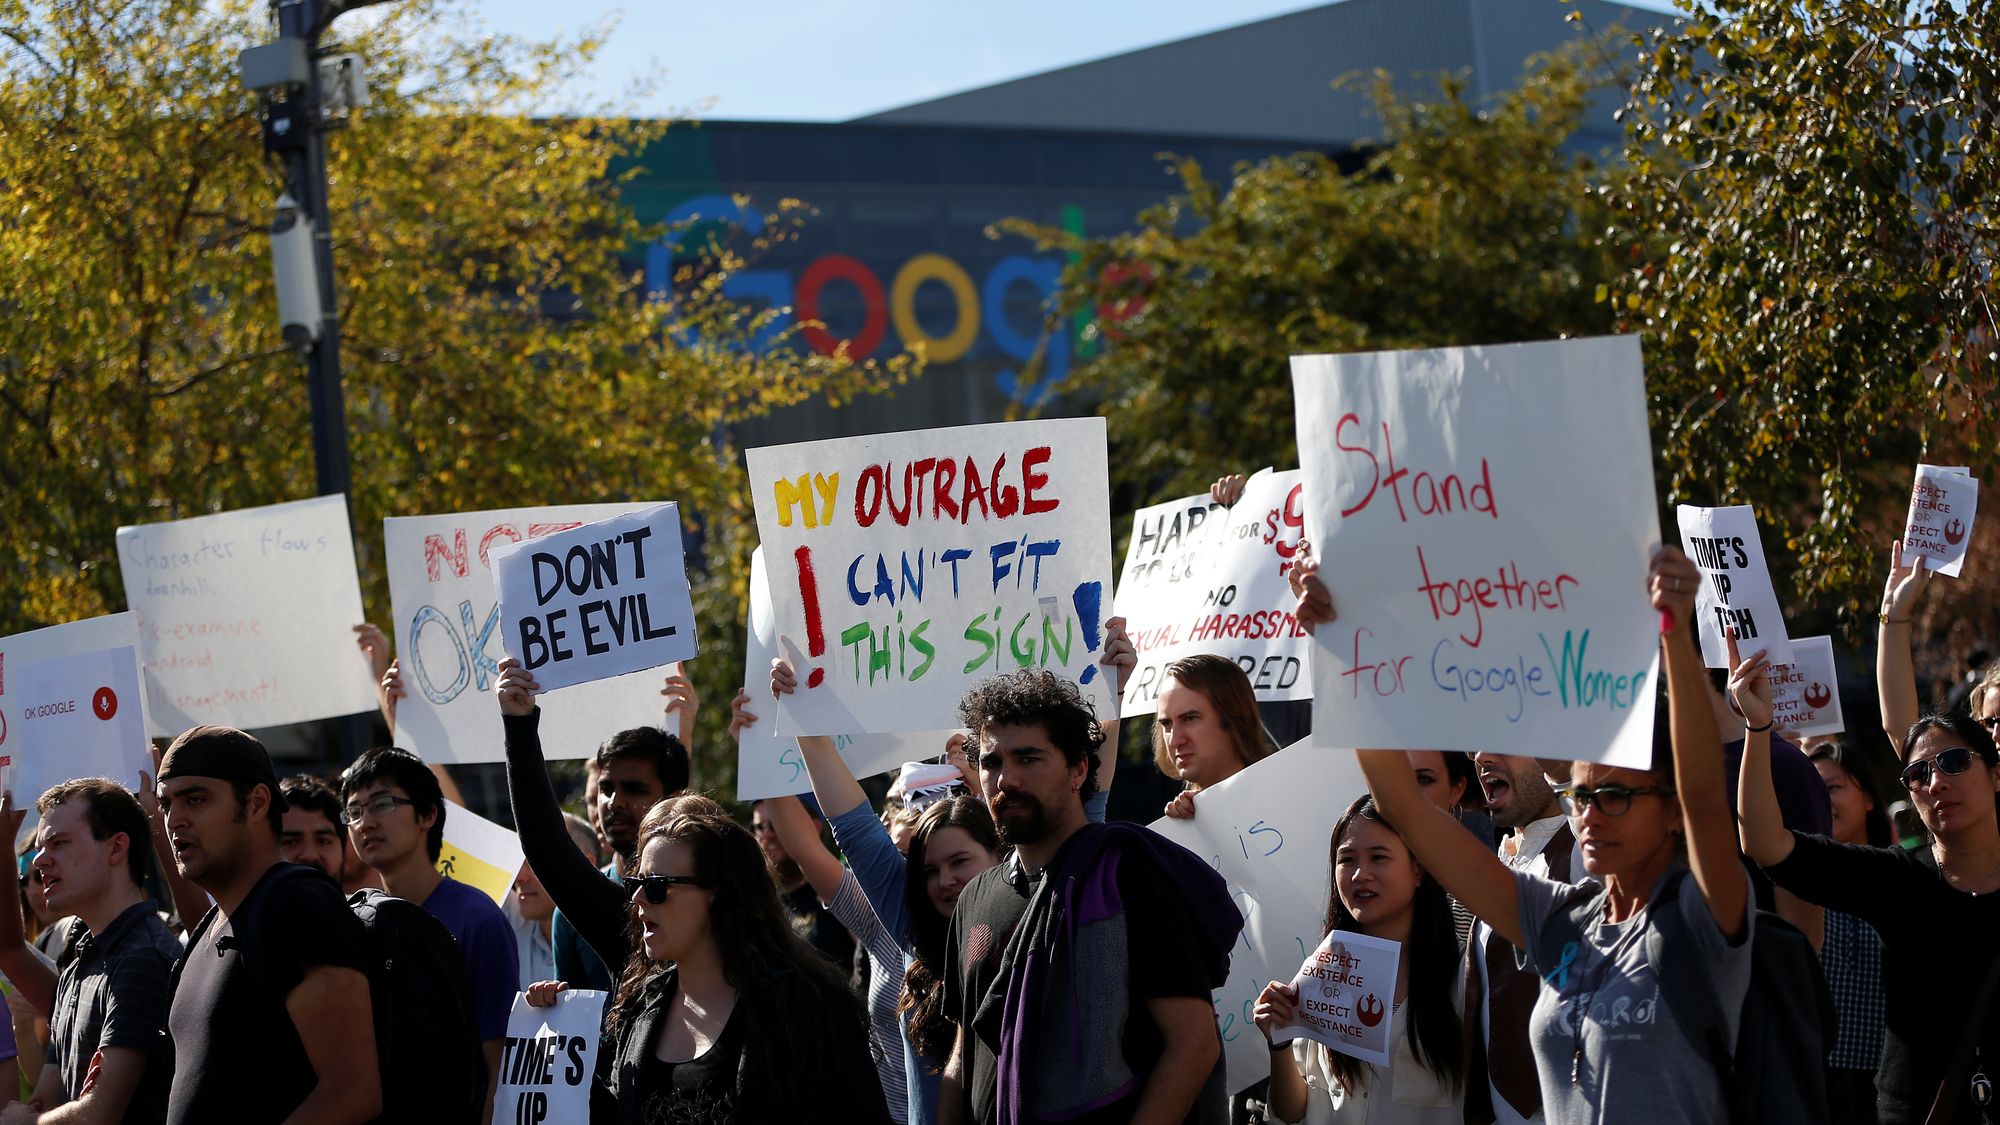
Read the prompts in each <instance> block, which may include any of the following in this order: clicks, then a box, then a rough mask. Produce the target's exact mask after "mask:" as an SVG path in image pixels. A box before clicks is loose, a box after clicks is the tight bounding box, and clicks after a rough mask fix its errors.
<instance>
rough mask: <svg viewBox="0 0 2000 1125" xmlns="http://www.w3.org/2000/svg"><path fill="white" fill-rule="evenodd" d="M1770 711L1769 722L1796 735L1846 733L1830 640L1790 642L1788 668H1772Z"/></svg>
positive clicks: (1782, 665)
mask: <svg viewBox="0 0 2000 1125" xmlns="http://www.w3.org/2000/svg"><path fill="white" fill-rule="evenodd" d="M1771 709H1772V710H1771V716H1772V718H1771V721H1772V722H1774V723H1776V724H1777V725H1778V726H1781V727H1784V728H1785V729H1786V730H1788V731H1791V732H1792V733H1793V734H1796V735H1808V734H1839V733H1840V732H1841V731H1843V730H1846V729H1847V721H1846V720H1845V719H1844V718H1842V717H1841V714H1840V678H1839V675H1838V673H1837V672H1836V671H1835V669H1834V666H1833V638H1832V637H1800V638H1799V639H1797V640H1795V641H1793V642H1792V662H1791V663H1790V664H1773V665H1771Z"/></svg>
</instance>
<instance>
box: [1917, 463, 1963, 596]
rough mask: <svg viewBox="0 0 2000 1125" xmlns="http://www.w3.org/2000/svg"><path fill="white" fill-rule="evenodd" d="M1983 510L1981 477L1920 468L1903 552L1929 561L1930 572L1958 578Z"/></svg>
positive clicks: (1933, 467) (1938, 467)
mask: <svg viewBox="0 0 2000 1125" xmlns="http://www.w3.org/2000/svg"><path fill="white" fill-rule="evenodd" d="M1978 511H1979V478H1977V477H1975V476H1973V475H1972V474H1971V473H1970V472H1968V471H1967V470H1965V469H1962V468H1950V467H1946V466H1942V465H1918V466H1917V481H1916V484H1915V485H1913V486H1912V487H1911V489H1910V514H1909V518H1908V519H1906V520H1905V521H1904V525H1903V553H1904V554H1905V555H1908V556H1912V557H1920V558H1927V559H1928V560H1929V569H1931V570H1933V571H1935V572H1937V573H1939V574H1942V575H1945V576H1946V577H1948V578H1957V577H1958V574H1959V571H1960V570H1961V569H1963V568H1964V566H1965V550H1966V547H1967V546H1968V544H1969V543H1970V542H1971V539H1972V518H1973V516H1974V515H1975V514H1977V513H1978Z"/></svg>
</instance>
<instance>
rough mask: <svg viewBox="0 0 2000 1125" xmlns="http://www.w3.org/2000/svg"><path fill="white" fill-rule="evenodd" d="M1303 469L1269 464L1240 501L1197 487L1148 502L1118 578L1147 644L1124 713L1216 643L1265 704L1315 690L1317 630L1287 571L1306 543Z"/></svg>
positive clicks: (1120, 604) (1148, 705)
mask: <svg viewBox="0 0 2000 1125" xmlns="http://www.w3.org/2000/svg"><path fill="white" fill-rule="evenodd" d="M1304 493H1305V484H1304V474H1303V473H1301V472H1299V471H1298V470H1296V469H1294V470H1291V471H1288V472H1282V473H1280V472H1273V471H1272V470H1270V469H1264V470H1262V471H1260V472H1258V473H1256V474H1255V475H1253V476H1251V478H1250V479H1249V480H1248V481H1247V482H1245V484H1244V486H1243V495H1242V497H1241V498H1239V499H1238V500H1237V501H1236V504H1235V505H1234V506H1233V507H1228V508H1225V507H1222V506H1221V505H1219V504H1215V503H1213V502H1212V501H1210V500H1209V499H1208V497H1207V496H1192V497H1189V498H1187V499H1185V500H1176V501H1173V502H1171V503H1167V504H1156V505H1154V506H1153V507H1150V508H1142V509H1140V511H1139V512H1138V513H1137V514H1136V515H1135V516H1134V517H1133V521H1132V542H1131V544H1130V545H1129V546H1128V547H1127V549H1126V553H1125V569H1124V570H1123V571H1122V572H1120V574H1119V577H1118V598H1117V612H1118V615H1119V616H1121V617H1123V618H1125V627H1126V629H1127V631H1128V632H1130V633H1131V635H1132V643H1133V644H1134V645H1135V646H1137V648H1138V650H1139V664H1138V666H1137V667H1136V668H1134V669H1133V670H1132V676H1131V678H1130V679H1129V680H1128V681H1126V684H1125V698H1124V701H1123V704H1122V707H1121V709H1120V715H1121V717H1124V718H1128V719H1129V718H1132V717H1134V716H1139V715H1151V714H1152V713H1153V709H1154V707H1155V705H1156V704H1157V702H1158V700H1159V695H1160V680H1161V679H1162V672H1161V670H1162V669H1163V668H1164V667H1165V666H1166V665H1168V664H1170V663H1172V662H1173V661H1175V660H1178V659H1180V658H1181V657H1184V656H1192V655H1194V654H1195V653H1199V652H1213V653H1217V654H1220V655H1223V656H1227V657H1229V658H1230V659H1232V660H1234V661H1236V663H1237V664H1238V665H1239V666H1240V667H1241V668H1242V669H1243V672H1244V674H1245V675H1247V676H1248V677H1249V678H1250V686H1251V688H1252V690H1254V691H1255V692H1256V693H1257V700H1258V702H1260V703H1269V702H1277V701H1280V700H1288V699H1310V698H1312V678H1311V677H1310V676H1308V675H1307V674H1306V653H1307V651H1308V650H1309V649H1310V647H1311V644H1312V639H1311V635H1310V634H1308V633H1307V632H1306V631H1305V630H1304V629H1303V628H1301V627H1300V626H1299V623H1298V621H1297V619H1296V618H1294V617H1293V616H1292V608H1293V606H1294V605H1295V604H1296V603H1297V599H1296V598H1294V597H1293V596H1292V591H1291V585H1290V583H1289V582H1288V581H1287V580H1286V575H1287V573H1288V572H1289V571H1290V570H1291V567H1292V561H1293V559H1294V558H1295V557H1297V555H1298V554H1299V549H1300V546H1301V544H1303V543H1304V542H1305V497H1304Z"/></svg>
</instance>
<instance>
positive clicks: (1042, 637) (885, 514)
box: [747, 418, 1117, 734]
mask: <svg viewBox="0 0 2000 1125" xmlns="http://www.w3.org/2000/svg"><path fill="white" fill-rule="evenodd" d="M747 456H748V462H749V469H750V487H751V492H752V495H753V496H754V498H755V500H756V505H757V531H758V535H759V537H760V538H761V539H762V541H763V544H764V547H765V549H766V550H767V552H768V554H767V556H766V557H767V558H768V560H769V562H770V575H769V576H770V588H771V604H772V607H773V609H774V610H775V612H776V618H777V635H778V648H779V651H780V653H781V655H783V656H785V657H786V659H788V660H790V661H791V662H792V665H793V667H794V668H796V669H797V670H798V675H799V690H798V692H797V693H796V694H793V695H790V696H787V697H785V699H784V700H783V701H781V702H780V704H779V708H778V714H777V732H776V733H778V734H847V733H868V734H881V733H893V732H898V731H917V730H940V729H943V728H946V727H949V726H951V725H953V724H954V723H956V722H957V721H958V719H957V709H958V700H959V697H960V696H961V695H962V694H963V693H964V692H965V690H966V689H967V688H969V687H971V686H972V685H974V684H976V683H978V682H980V681H981V680H985V679H988V678H990V677H992V676H994V675H997V674H1000V673H1003V672H1010V671H1014V670H1016V669H1020V668H1043V669H1047V670H1049V671H1050V672H1053V673H1055V674H1056V675H1059V676H1061V677H1063V678H1065V679H1067V680H1070V681H1071V682H1073V683H1077V684H1079V685H1081V686H1082V688H1083V691H1084V694H1085V695H1086V696H1088V697H1090V698H1091V699H1093V700H1094V702H1095V707H1096V710H1097V714H1099V715H1101V716H1104V717H1106V718H1109V717H1110V716H1111V715H1113V714H1115V713H1116V708H1117V700H1116V699H1115V698H1113V691H1112V688H1111V686H1110V685H1109V684H1108V683H1107V681H1106V679H1105V678H1104V676H1102V675H1101V674H1100V671H1101V670H1100V668H1099V667H1098V663H1097V659H1098V656H1099V655H1100V653H1101V651H1102V649H1103V645H1104V628H1103V626H1104V621H1105V618H1106V616H1107V615H1106V613H1105V607H1106V598H1107V596H1108V595H1109V593H1110V586H1111V535H1110V531H1111V512H1110V507H1111V504H1110V485H1109V478H1108V477H1107V475H1106V470H1105V460H1104V420H1103V419H1102V418H1079V419H1063V420H1055V421H1035V422H1008V423H1001V424H997V425H989V426H963V427H959V428H956V429H944V430H918V431H913V432H910V433H900V434H876V435H872V436H869V437H859V438H841V439H835V440H831V441H815V442H804V443H801V444H798V445H786V446H778V447H774V448H768V449H752V450H750V451H749V453H748V455H747Z"/></svg>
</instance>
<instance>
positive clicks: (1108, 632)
mask: <svg viewBox="0 0 2000 1125" xmlns="http://www.w3.org/2000/svg"><path fill="white" fill-rule="evenodd" d="M1097 662H1098V663H1099V664H1102V665H1103V666H1104V667H1106V668H1108V669H1110V674H1111V693H1112V696H1113V697H1114V698H1116V699H1120V700H1122V699H1124V698H1125V681H1126V680H1127V679H1128V678H1130V677H1131V675H1132V669H1134V668H1136V667H1138V665H1139V650H1138V648H1137V647H1135V646H1134V645H1133V644H1132V638H1131V636H1130V635H1128V634H1127V633H1126V632H1125V619H1124V618H1122V617H1113V618H1111V619H1110V620H1108V621H1106V622H1105V623H1104V652H1103V653H1102V654H1101V655H1100V656H1099V657H1098V659H1097ZM1112 706H1113V707H1114V708H1115V707H1116V706H1117V704H1115V703H1114V704H1113V705H1112ZM1124 725H1125V724H1123V723H1121V722H1119V721H1118V713H1117V711H1116V710H1113V712H1112V713H1111V715H1110V717H1109V719H1108V720H1107V721H1106V722H1105V723H1104V745H1102V746H1099V747H1098V748H1097V794H1096V795H1095V796H1093V797H1092V798H1091V801H1093V802H1094V803H1096V804H1097V805H1098V806H1099V807H1100V808H1102V807H1103V805H1104V803H1105V802H1106V801H1108V800H1109V799H1110V795H1111V781H1112V779H1113V778H1114V777H1116V776H1117V773H1118V731H1119V729H1120V728H1121V727H1123V726H1124ZM1093 819H1101V818H1097V817H1094V818H1093Z"/></svg>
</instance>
